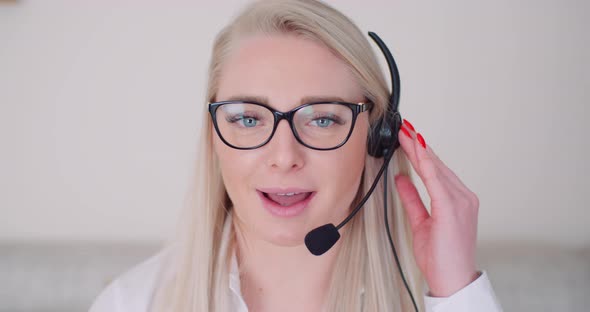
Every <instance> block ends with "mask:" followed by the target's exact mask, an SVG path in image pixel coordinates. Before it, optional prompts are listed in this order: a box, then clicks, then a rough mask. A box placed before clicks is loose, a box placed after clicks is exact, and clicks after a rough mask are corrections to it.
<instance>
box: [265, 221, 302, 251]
mask: <svg viewBox="0 0 590 312" xmlns="http://www.w3.org/2000/svg"><path fill="white" fill-rule="evenodd" d="M268 229H270V231H265V233H260V234H262V235H264V236H265V237H264V240H266V241H268V242H269V243H271V244H273V245H276V246H281V247H296V246H299V245H303V244H304V239H305V235H307V232H306V231H304V230H303V227H300V228H297V229H289V228H287V227H284V226H277V225H275V226H273V227H268Z"/></svg>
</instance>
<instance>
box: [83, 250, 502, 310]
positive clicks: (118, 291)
mask: <svg viewBox="0 0 590 312" xmlns="http://www.w3.org/2000/svg"><path fill="white" fill-rule="evenodd" d="M164 253H165V251H161V252H160V253H158V254H156V255H154V256H152V257H151V258H149V259H147V260H145V261H143V262H142V263H140V264H138V265H136V266H134V267H133V268H131V269H130V270H128V271H127V272H125V273H124V274H122V275H121V276H119V277H118V278H117V279H115V280H114V281H113V282H111V283H110V284H109V285H108V286H107V287H106V288H105V289H104V290H103V291H102V293H101V294H100V295H99V296H98V297H97V298H96V300H95V301H94V303H93V304H92V307H91V308H90V312H147V311H149V304H150V302H151V298H152V295H153V293H154V290H155V288H156V282H157V281H156V276H157V274H158V271H159V269H160V267H161V263H162V261H163V256H164ZM230 265H231V269H230V275H229V288H230V290H231V291H230V294H231V298H228V300H230V302H231V311H232V312H248V307H247V306H246V303H245V302H244V299H243V297H242V293H241V289H240V277H239V272H238V264H237V260H236V256H235V253H234V254H233V256H232V259H231V264H230ZM481 273H482V274H481V275H480V276H479V277H478V278H477V279H476V280H475V281H473V282H472V283H471V284H469V285H467V286H465V287H464V288H463V289H461V290H459V291H457V292H456V293H454V294H453V295H451V296H450V297H445V298H435V297H430V296H428V295H427V292H425V293H424V294H422V295H423V296H424V303H425V309H426V310H425V312H472V311H478V312H500V311H502V308H501V307H500V303H499V302H498V300H497V298H496V295H495V293H494V290H493V288H492V285H491V283H490V281H489V279H488V276H487V274H486V271H485V270H484V271H482V272H481Z"/></svg>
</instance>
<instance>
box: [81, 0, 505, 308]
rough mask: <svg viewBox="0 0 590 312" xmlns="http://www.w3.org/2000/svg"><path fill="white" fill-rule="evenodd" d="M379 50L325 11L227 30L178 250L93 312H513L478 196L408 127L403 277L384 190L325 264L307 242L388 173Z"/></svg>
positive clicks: (395, 165) (297, 4)
mask: <svg viewBox="0 0 590 312" xmlns="http://www.w3.org/2000/svg"><path fill="white" fill-rule="evenodd" d="M371 51H372V50H371V47H370V45H369V42H368V40H367V39H366V37H365V36H364V35H363V34H362V33H361V32H360V31H359V29H358V28H357V27H356V26H355V25H354V24H353V23H352V22H351V21H350V20H349V19H348V18H347V17H345V16H344V15H342V14H341V13H340V12H338V11H336V10H334V9H333V8H331V7H329V6H327V5H325V4H323V3H320V2H317V1H311V0H307V1H305V0H298V1H297V0H286V1H260V2H256V3H254V4H252V5H250V6H249V7H247V8H246V9H245V10H244V11H243V12H242V13H241V14H240V15H239V16H238V17H236V19H235V20H234V21H233V22H232V23H230V24H229V26H227V27H226V28H225V29H223V30H222V31H221V33H220V34H219V35H218V37H217V39H216V41H215V43H214V47H213V54H212V60H211V64H210V72H209V88H208V93H207V101H208V102H209V103H210V104H209V105H207V108H206V109H207V114H205V115H204V118H206V120H205V123H204V124H205V125H206V126H205V131H203V137H202V140H201V147H200V152H201V154H200V157H199V158H198V163H197V164H198V165H197V168H196V176H195V181H196V185H195V186H194V188H193V190H194V194H191V197H190V199H191V200H190V203H189V205H187V211H186V215H184V216H183V218H182V220H183V223H182V225H181V226H180V227H179V228H180V230H179V231H178V237H176V238H175V239H174V240H173V241H172V242H171V243H170V244H169V246H168V247H166V248H165V249H164V250H163V251H162V252H161V253H159V254H158V255H156V256H154V257H152V258H151V259H149V260H148V261H146V262H144V263H142V264H140V265H138V266H137V267H135V268H134V269H132V270H130V271H129V272H127V273H125V274H124V275H123V276H121V277H120V278H119V279H117V280H116V281H114V282H113V283H112V284H111V285H110V286H109V287H108V288H107V289H106V290H105V291H104V292H103V293H102V294H101V296H100V297H99V298H98V299H97V300H96V302H95V303H94V305H93V307H92V308H91V311H361V310H362V311H414V310H415V308H419V310H420V311H474V310H477V311H500V310H501V308H500V306H499V304H498V302H497V300H496V298H495V296H494V293H493V290H492V288H491V285H490V283H489V280H488V279H487V275H486V273H485V271H483V272H482V271H477V269H476V264H475V243H476V228H477V213H478V200H477V197H476V195H475V194H473V192H471V191H470V190H469V189H468V188H467V187H465V186H464V185H463V183H462V182H461V181H460V180H459V179H458V178H457V177H456V176H455V174H454V173H453V172H452V171H451V170H450V169H448V168H447V167H446V166H445V165H444V163H443V162H442V161H441V160H440V159H439V158H437V157H436V155H435V153H434V152H433V150H432V149H431V148H430V146H428V145H426V144H425V141H424V138H423V137H422V135H421V134H419V133H416V131H415V130H414V127H413V126H412V125H411V124H410V123H409V122H407V121H405V120H404V124H403V126H402V127H401V129H400V132H398V133H396V134H395V135H396V136H397V137H398V138H399V143H400V144H401V147H400V148H398V150H397V152H396V153H395V154H394V156H393V159H392V162H391V164H390V165H389V166H387V171H388V172H389V174H386V175H385V177H386V179H389V180H390V181H389V185H390V186H391V185H393V184H395V190H393V189H392V190H390V191H389V192H388V193H386V194H387V197H388V199H387V201H388V202H389V203H391V204H392V207H391V209H389V210H388V211H387V217H388V219H389V220H392V225H391V230H392V232H393V235H392V236H393V242H394V243H395V246H397V248H398V251H399V255H400V257H399V262H400V263H399V264H400V266H401V268H402V269H403V273H404V275H405V277H404V276H403V275H401V274H400V272H399V271H398V268H397V266H396V260H395V257H394V254H393V253H392V250H391V249H390V245H389V241H388V239H387V236H386V235H385V233H386V228H385V225H384V223H383V211H382V210H381V209H380V207H382V206H383V197H384V195H386V194H384V192H383V190H382V188H383V185H382V183H380V184H379V185H381V188H380V187H378V188H376V189H375V191H374V194H372V196H371V197H369V199H368V201H367V202H366V203H365V204H364V208H363V209H361V210H360V211H359V213H358V214H357V215H356V216H355V217H354V218H352V220H351V222H349V223H348V224H347V225H346V226H344V227H342V228H341V229H340V234H341V236H342V237H341V238H340V240H338V241H337V242H336V243H335V244H334V246H332V248H330V249H329V250H328V251H327V252H325V253H324V254H322V255H321V256H315V255H312V254H311V253H310V252H309V250H308V249H307V248H306V246H305V244H304V243H303V242H304V237H305V236H306V235H307V233H308V232H310V231H311V230H313V229H315V228H317V227H318V226H321V225H324V224H328V223H334V224H338V222H340V221H342V220H343V219H345V218H346V217H347V216H348V215H349V213H350V212H351V210H352V209H353V208H354V207H356V206H357V205H358V204H359V202H360V200H361V198H362V197H363V196H364V195H365V194H366V193H367V191H368V189H369V187H370V186H371V183H372V182H373V181H374V179H375V178H376V177H377V172H378V171H379V169H380V167H381V165H382V164H383V159H382V158H377V157H372V156H370V155H369V154H368V151H367V140H368V139H369V135H370V127H371V126H372V125H374V124H375V123H376V122H377V121H378V120H380V118H381V117H382V116H383V114H384V112H385V111H386V110H387V107H388V101H389V90H388V87H387V84H386V80H385V79H384V77H383V76H382V74H381V71H380V68H379V66H378V63H377V60H376V57H375V55H374V54H373V53H372V52H371ZM334 102H339V103H334ZM309 103H314V104H313V105H305V104H309ZM273 112H274V115H273ZM279 112H291V113H290V114H291V115H289V114H286V115H281V114H280V113H279ZM276 116H291V117H292V120H286V121H283V120H279V121H278V123H277V122H274V118H275V117H276ZM287 119H288V118H287ZM410 167H413V168H414V169H415V171H416V172H417V174H418V175H419V177H420V178H421V179H422V181H423V182H424V184H425V186H426V188H427V191H428V193H429V195H430V197H431V211H432V215H430V214H429V213H428V211H427V210H426V209H425V206H424V204H423V202H422V200H421V199H420V197H419V195H418V192H417V191H416V188H415V187H414V185H413V183H412V181H411V179H410V177H409V172H410ZM392 177H394V178H392ZM404 279H405V280H404ZM406 282H407V285H408V288H409V290H410V291H411V293H412V294H414V295H416V296H415V298H412V297H411V296H409V292H407V291H406V288H405V287H406V286H405V285H406ZM426 286H428V289H426ZM413 301H416V302H415V303H414V302H413Z"/></svg>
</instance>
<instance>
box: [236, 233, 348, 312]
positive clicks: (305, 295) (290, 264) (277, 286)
mask: <svg viewBox="0 0 590 312" xmlns="http://www.w3.org/2000/svg"><path fill="white" fill-rule="evenodd" d="M233 226H234V229H235V233H236V236H235V237H236V256H237V260H238V267H239V271H240V288H241V291H242V294H243V298H244V301H245V302H246V304H247V305H248V308H249V310H251V311H321V310H322V307H323V306H324V304H325V299H326V297H327V295H328V290H329V289H330V287H329V286H330V281H331V276H332V269H333V267H334V265H335V261H336V257H337V255H338V251H339V249H340V242H338V243H336V245H334V246H333V247H332V248H331V249H330V250H329V251H328V252H326V253H325V254H323V255H321V256H314V255H312V254H311V253H310V252H309V250H307V248H306V246H305V244H303V239H302V242H301V244H300V245H298V246H293V247H284V246H277V245H274V244H272V243H269V242H267V241H264V240H261V239H259V238H257V237H254V236H253V235H251V233H250V232H248V231H247V229H244V228H242V227H241V226H239V225H238V224H236V223H234V225H233Z"/></svg>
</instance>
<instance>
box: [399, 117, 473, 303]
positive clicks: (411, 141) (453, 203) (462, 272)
mask: <svg viewBox="0 0 590 312" xmlns="http://www.w3.org/2000/svg"><path fill="white" fill-rule="evenodd" d="M398 136H399V140H400V145H401V147H402V149H403V151H404V152H405V154H406V155H407V157H408V159H409V160H410V162H411V164H412V166H413V167H414V170H415V171H416V173H417V174H418V176H419V177H420V179H421V180H422V181H423V182H424V185H425V187H426V189H427V191H428V195H429V196H430V200H431V201H430V210H431V214H429V213H428V210H427V209H426V207H425V206H424V203H423V201H422V199H421V198H420V195H419V193H418V191H417V189H416V187H415V186H414V184H413V183H412V182H411V180H410V178H409V177H407V176H404V175H397V176H396V177H395V184H396V188H397V190H398V193H399V195H400V198H401V201H402V203H403V206H404V208H405V210H406V213H407V215H408V218H409V222H410V224H411V228H412V233H413V237H414V242H413V249H414V257H415V259H416V262H417V264H418V267H419V268H420V270H421V271H422V274H423V275H424V277H425V279H426V282H427V283H428V286H429V288H430V293H429V295H430V296H433V297H448V296H450V295H452V294H453V293H455V292H457V291H458V290H460V289H461V288H463V287H465V286H467V285H468V284H469V283H471V282H472V281H474V280H475V279H477V277H478V276H479V273H478V272H477V270H476V265H475V246H476V240H477V237H476V236H477V214H478V210H479V200H478V198H477V196H476V195H475V193H473V192H472V191H471V190H469V189H468V188H467V187H466V186H465V185H464V184H463V183H462V182H461V180H459V178H458V177H457V176H456V175H455V174H454V173H453V171H451V170H450V169H449V168H448V167H447V166H446V165H445V164H444V163H443V162H442V161H441V160H440V159H439V158H438V157H437V156H436V154H435V153H434V151H433V150H432V149H431V148H430V146H428V145H426V143H425V141H424V138H423V137H422V135H421V134H420V133H416V131H415V129H414V127H413V126H412V124H410V123H409V122H408V121H407V120H405V119H404V122H403V125H402V128H401V130H400V133H399V134H398Z"/></svg>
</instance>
